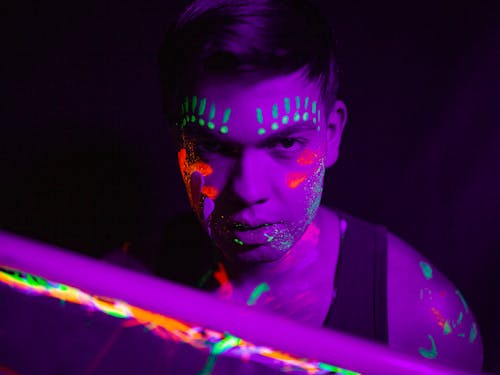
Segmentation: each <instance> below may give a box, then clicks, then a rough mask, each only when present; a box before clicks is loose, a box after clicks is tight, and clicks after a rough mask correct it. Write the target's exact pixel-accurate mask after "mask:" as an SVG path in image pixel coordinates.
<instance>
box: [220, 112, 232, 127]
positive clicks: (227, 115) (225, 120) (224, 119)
mask: <svg viewBox="0 0 500 375" xmlns="http://www.w3.org/2000/svg"><path fill="white" fill-rule="evenodd" d="M230 117H231V108H227V109H226V110H225V111H224V118H223V119H222V123H223V124H227V122H228V121H229V118H230Z"/></svg>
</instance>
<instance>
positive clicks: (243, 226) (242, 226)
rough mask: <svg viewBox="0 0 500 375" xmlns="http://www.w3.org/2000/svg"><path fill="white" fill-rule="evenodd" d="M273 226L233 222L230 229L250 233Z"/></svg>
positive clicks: (269, 224)
mask: <svg viewBox="0 0 500 375" xmlns="http://www.w3.org/2000/svg"><path fill="white" fill-rule="evenodd" d="M271 225H273V224H272V223H263V224H254V223H244V222H233V223H231V225H230V227H232V229H234V230H236V231H251V230H255V229H259V228H264V227H269V226H271Z"/></svg>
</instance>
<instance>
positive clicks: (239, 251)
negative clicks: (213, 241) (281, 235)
mask: <svg viewBox="0 0 500 375" xmlns="http://www.w3.org/2000/svg"><path fill="white" fill-rule="evenodd" d="M225 249H226V250H223V251H222V252H223V254H224V256H225V257H226V258H227V259H228V260H229V261H230V262H232V263H236V264H241V265H247V266H251V265H255V266H257V265H259V264H262V263H272V262H276V261H279V260H280V259H281V258H283V257H284V256H285V254H286V253H287V252H288V251H287V250H285V249H276V248H275V247H272V246H270V245H269V244H254V245H243V246H240V245H237V246H231V248H230V249H228V248H227V247H226V248H225Z"/></svg>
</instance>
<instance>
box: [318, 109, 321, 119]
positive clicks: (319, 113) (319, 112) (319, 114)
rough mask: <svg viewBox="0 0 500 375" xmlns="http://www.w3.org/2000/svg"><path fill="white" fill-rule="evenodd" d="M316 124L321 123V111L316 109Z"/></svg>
mask: <svg viewBox="0 0 500 375" xmlns="http://www.w3.org/2000/svg"><path fill="white" fill-rule="evenodd" d="M318 122H321V110H319V109H318Z"/></svg>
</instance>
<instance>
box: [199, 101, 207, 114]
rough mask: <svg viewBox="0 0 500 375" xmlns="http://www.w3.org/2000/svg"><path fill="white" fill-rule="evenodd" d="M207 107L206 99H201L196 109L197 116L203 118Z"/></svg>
mask: <svg viewBox="0 0 500 375" xmlns="http://www.w3.org/2000/svg"><path fill="white" fill-rule="evenodd" d="M206 107H207V99H205V98H203V99H201V101H200V108H198V115H199V116H203V115H204V114H205V108H206Z"/></svg>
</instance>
